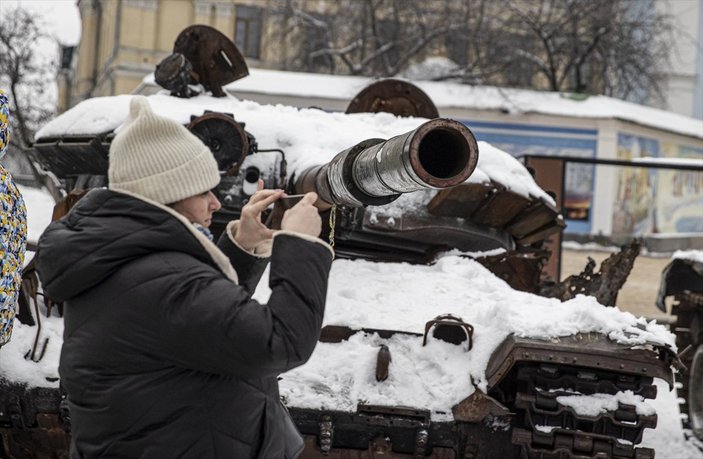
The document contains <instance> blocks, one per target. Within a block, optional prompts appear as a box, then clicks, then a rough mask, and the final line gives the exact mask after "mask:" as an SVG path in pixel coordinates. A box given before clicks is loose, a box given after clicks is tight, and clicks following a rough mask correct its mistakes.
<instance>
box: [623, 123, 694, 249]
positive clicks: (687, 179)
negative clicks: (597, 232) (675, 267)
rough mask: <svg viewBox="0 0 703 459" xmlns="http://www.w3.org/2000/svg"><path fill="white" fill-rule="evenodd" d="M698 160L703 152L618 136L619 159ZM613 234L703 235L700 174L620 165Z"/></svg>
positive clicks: (643, 138) (631, 136)
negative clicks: (621, 166) (701, 233)
mask: <svg viewBox="0 0 703 459" xmlns="http://www.w3.org/2000/svg"><path fill="white" fill-rule="evenodd" d="M646 157H650V158H657V160H659V161H662V159H663V158H672V159H676V158H700V159H703V149H696V148H691V147H686V146H682V145H677V144H670V143H664V142H659V140H656V139H652V138H647V137H640V136H634V135H630V134H624V133H618V159H625V160H631V159H635V158H646ZM615 180H616V187H615V190H616V196H615V203H614V207H613V226H612V232H613V234H628V235H630V234H631V235H643V234H649V233H682V232H686V233H688V232H703V214H702V213H701V208H703V173H702V172H697V171H683V170H678V171H677V170H675V169H657V168H646V167H623V168H619V169H618V173H617V174H616V179H615Z"/></svg>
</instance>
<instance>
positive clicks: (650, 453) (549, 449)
mask: <svg viewBox="0 0 703 459" xmlns="http://www.w3.org/2000/svg"><path fill="white" fill-rule="evenodd" d="M516 378H517V380H516V383H517V384H516V387H517V393H516V395H515V399H514V402H513V403H514V409H515V411H516V412H517V416H516V419H515V424H514V427H513V432H512V442H513V444H515V445H518V446H520V447H521V457H522V458H525V459H567V458H568V459H586V458H615V459H625V458H627V459H650V458H654V450H652V449H650V448H637V447H636V445H637V444H638V443H640V442H641V441H642V435H643V433H644V429H646V428H654V427H656V425H657V415H656V414H652V415H641V414H637V412H636V409H635V406H632V405H627V404H623V403H621V402H620V403H619V404H618V408H617V409H615V410H609V411H606V412H604V413H600V414H598V415H596V416H585V415H582V414H579V413H577V412H576V411H575V410H574V409H573V408H572V407H569V406H565V405H562V404H561V403H559V401H558V400H557V397H559V396H562V395H594V394H611V395H613V394H616V393H617V392H621V391H626V390H629V391H632V392H633V393H634V394H636V395H640V396H642V397H644V398H648V399H653V398H655V397H656V395H657V388H656V386H654V385H653V382H652V381H653V379H652V378H651V377H646V376H631V375H626V374H618V373H613V372H608V371H598V370H592V369H587V368H580V367H565V366H558V367H557V366H554V365H548V364H541V365H538V366H523V367H521V368H519V369H518V371H517V376H516Z"/></svg>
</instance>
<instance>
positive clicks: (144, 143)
mask: <svg viewBox="0 0 703 459" xmlns="http://www.w3.org/2000/svg"><path fill="white" fill-rule="evenodd" d="M107 176H108V182H109V185H108V187H109V188H110V189H112V190H117V191H127V192H129V193H134V194H138V195H140V196H144V197H146V198H149V199H151V200H152V201H156V202H158V203H160V204H172V203H174V202H177V201H180V200H181V199H185V198H189V197H191V196H195V195H198V194H201V193H204V192H206V191H208V190H211V189H212V188H214V187H215V186H216V185H217V184H218V183H219V182H220V173H219V172H218V170H217V162H216V161H215V158H214V157H213V156H212V153H211V152H210V150H209V149H208V147H206V146H205V144H204V143H203V142H201V141H200V139H198V138H197V137H196V136H195V135H193V134H192V133H191V132H190V131H188V129H186V128H185V127H184V126H182V125H180V124H178V123H177V122H176V121H173V120H171V119H168V118H164V117H163V116H159V115H157V114H155V113H154V112H153V111H151V107H150V106H149V102H148V101H147V99H146V97H144V96H134V97H133V98H132V100H131V102H130V104H129V118H127V121H125V123H124V124H123V125H122V128H121V129H120V131H119V132H118V133H117V135H115V138H114V139H113V140H112V144H111V145H110V161H109V167H108V171H107Z"/></svg>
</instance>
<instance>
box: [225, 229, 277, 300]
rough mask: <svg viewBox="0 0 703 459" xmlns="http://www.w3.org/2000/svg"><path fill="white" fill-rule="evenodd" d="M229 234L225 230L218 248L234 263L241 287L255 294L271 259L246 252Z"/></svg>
mask: <svg viewBox="0 0 703 459" xmlns="http://www.w3.org/2000/svg"><path fill="white" fill-rule="evenodd" d="M227 232H228V230H227V229H225V231H224V232H223V233H222V235H221V236H220V239H219V240H218V241H217V247H219V249H220V250H221V251H222V253H224V254H225V255H226V256H227V257H228V258H229V261H230V263H232V267H233V268H234V270H235V271H236V272H237V277H239V285H241V286H243V287H244V288H245V289H247V291H248V292H249V293H250V294H253V293H254V290H255V289H256V286H257V284H258V283H259V281H260V280H261V276H262V275H263V273H264V271H265V270H266V266H267V265H268V262H269V257H259V256H255V255H252V254H250V253H248V252H246V251H245V250H243V249H242V248H241V247H239V246H238V245H237V244H235V243H234V242H232V239H230V237H229V235H228V234H227Z"/></svg>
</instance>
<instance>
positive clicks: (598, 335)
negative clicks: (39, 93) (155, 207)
mask: <svg viewBox="0 0 703 459" xmlns="http://www.w3.org/2000/svg"><path fill="white" fill-rule="evenodd" d="M393 84H394V85H395V86H394V87H393V88H396V89H398V88H400V89H398V90H397V91H396V93H394V94H393V96H394V97H396V99H395V102H394V103H388V104H383V103H375V104H373V105H374V107H375V108H374V109H373V110H371V111H374V112H383V111H384V110H382V109H378V107H383V106H385V107H388V106H396V107H403V110H408V107H410V108H412V106H413V104H407V103H403V102H402V101H401V102H398V100H397V98H398V97H400V98H401V99H402V97H403V94H407V93H406V92H405V91H404V90H403V88H402V84H400V83H393ZM399 84H400V86H398V85H399ZM172 92H173V93H174V95H173V96H171V95H164V94H160V95H155V96H151V97H150V102H151V105H152V107H153V109H154V110H155V111H156V112H157V113H160V114H162V115H164V116H170V117H172V118H174V119H177V120H179V121H180V122H182V123H183V124H184V125H187V127H188V128H189V129H190V130H191V131H192V132H193V133H194V134H195V135H197V136H198V137H200V138H201V139H202V140H203V141H204V143H205V144H206V145H208V147H209V148H210V149H211V150H212V152H213V154H214V155H215V158H216V159H217V162H218V165H219V168H220V171H221V174H222V181H221V183H220V184H219V185H218V187H217V188H216V190H215V192H216V194H217V195H218V197H219V199H220V201H221V202H222V204H223V207H222V209H221V211H220V212H219V213H218V214H216V215H215V218H214V221H213V227H212V229H213V230H214V232H215V233H219V232H221V231H222V230H223V228H224V225H225V224H226V222H228V221H230V220H231V219H234V218H237V216H238V215H239V212H240V211H241V208H242V206H243V205H244V204H245V203H246V201H247V199H248V197H249V196H250V195H251V194H252V193H253V192H254V191H255V189H256V184H257V182H258V180H259V179H261V180H263V181H264V184H265V186H266V187H267V188H284V189H286V191H287V192H288V193H289V194H291V195H295V194H299V193H304V192H307V191H316V192H317V193H318V195H319V197H320V199H319V201H318V203H317V205H318V208H319V209H320V212H321V214H322V217H323V223H324V224H323V226H324V228H323V234H322V235H321V237H322V238H324V239H325V240H328V241H330V243H331V244H332V245H333V246H334V248H335V252H336V257H337V260H336V261H335V262H334V266H333V270H332V274H331V280H330V287H329V289H330V291H329V295H328V304H327V310H326V314H325V321H324V323H323V329H322V332H321V335H320V338H319V343H318V346H317V348H316V350H315V352H314V353H313V356H312V358H311V360H310V361H309V362H308V364H306V365H304V366H303V367H301V368H299V369H296V370H294V371H292V372H290V373H286V374H283V375H281V378H280V385H281V395H282V400H283V402H284V404H285V405H286V406H287V407H288V409H289V411H290V413H291V415H292V417H293V419H294V421H295V424H296V426H297V427H298V429H299V430H300V432H301V433H302V434H303V436H304V439H305V445H306V447H305V450H304V451H303V453H302V456H301V457H303V458H323V457H330V458H372V457H380V456H383V457H388V458H423V457H430V458H510V457H523V458H542V459H550V458H586V457H588V458H592V457H593V458H606V457H607V458H652V457H654V451H653V450H652V449H649V448H644V447H637V445H638V444H639V443H640V442H641V441H642V436H643V433H644V431H645V429H647V428H653V427H655V426H656V423H657V416H656V414H655V413H654V412H653V411H651V410H649V409H647V408H646V404H644V402H643V400H644V399H652V398H654V397H656V393H657V386H655V384H654V378H660V379H662V380H663V381H665V382H666V383H668V384H669V387H671V386H672V385H673V374H672V365H673V364H674V363H675V361H676V355H675V347H674V346H673V345H672V344H671V343H669V342H667V340H666V339H665V338H666V337H664V338H662V336H663V334H662V333H661V332H660V330H659V328H662V329H663V327H660V326H657V325H655V324H651V323H647V322H646V321H635V320H634V319H626V318H624V316H623V317H620V316H618V317H619V318H620V319H621V324H620V325H619V326H617V327H610V328H608V326H606V324H605V321H602V323H601V322H598V321H597V320H596V319H597V318H596V319H593V320H594V321H595V322H598V323H597V324H596V326H585V325H584V323H583V322H579V321H578V320H576V319H575V316H579V315H590V312H587V311H588V310H590V309H589V308H591V309H592V308H596V309H598V308H602V309H603V310H604V311H605V308H603V307H601V306H599V305H597V304H596V303H595V300H593V301H590V300H588V299H583V298H581V299H576V300H574V301H575V303H573V304H566V303H564V304H562V303H561V302H559V301H558V300H556V299H555V300H548V299H546V298H543V297H540V296H537V295H534V293H539V292H540V291H542V290H544V288H543V287H544V282H545V279H544V276H543V274H544V273H543V272H542V268H543V267H544V265H545V263H546V261H547V259H548V257H549V249H550V246H549V237H550V236H554V235H557V234H559V233H560V232H561V231H562V230H563V228H564V226H565V225H564V222H563V218H562V217H561V215H560V213H559V210H558V208H557V207H556V203H555V202H554V201H553V199H552V198H551V197H550V196H549V195H548V194H547V193H545V192H544V191H543V190H541V189H540V188H539V187H537V186H536V185H535V184H534V181H533V180H532V178H531V176H530V174H529V172H528V170H527V169H526V168H525V167H524V166H522V165H521V164H520V163H519V162H518V161H517V160H515V159H513V158H512V157H510V156H509V155H507V154H506V153H503V152H501V151H499V150H497V149H494V148H492V147H491V146H490V145H488V144H485V143H482V142H476V140H475V138H474V137H473V135H472V134H471V131H470V129H469V128H467V127H466V126H463V125H461V124H460V123H458V122H456V121H453V120H449V119H441V118H434V119H430V120H428V119H426V118H413V117H410V118H401V117H395V116H392V115H390V114H388V113H379V114H377V115H358V114H357V115H353V114H342V113H325V112H322V111H320V110H315V109H307V110H298V109H294V108H292V107H280V106H278V107H271V106H262V105H258V104H256V103H254V102H249V101H239V100H236V99H233V98H226V99H222V98H219V99H218V98H214V97H210V96H207V95H202V96H200V97H198V98H196V99H182V98H178V97H177V96H178V95H184V94H185V93H187V92H188V91H184V90H183V88H180V89H179V90H172ZM367 96H368V95H367ZM129 99H130V97H129V96H117V97H107V98H95V99H89V100H86V101H84V102H82V103H81V104H79V105H78V106H76V107H74V108H73V109H71V110H69V111H68V112H66V113H65V114H63V115H61V116H59V117H58V118H57V119H55V120H54V121H53V122H52V123H50V124H49V125H48V126H46V127H45V128H44V129H42V131H40V132H39V133H38V135H37V139H36V142H35V144H34V148H33V151H32V158H33V161H34V162H35V164H37V165H38V166H39V167H41V168H42V169H43V171H44V173H45V174H46V176H47V177H50V178H51V182H52V183H53V184H54V185H56V186H57V187H58V189H59V190H60V191H61V192H62V193H64V194H67V193H68V194H67V196H66V197H65V198H64V200H63V201H62V202H61V203H60V206H59V207H58V213H57V215H56V216H57V217H58V216H59V215H60V214H61V213H63V212H65V211H66V210H67V209H68V208H69V207H70V204H71V202H73V201H74V200H75V199H78V198H79V197H80V193H81V191H80V190H85V189H90V188H95V187H101V186H105V185H106V184H107V179H106V172H107V163H108V151H109V145H110V142H111V140H112V138H113V137H114V132H115V129H117V128H118V127H119V125H120V124H121V123H122V121H123V120H124V119H125V118H126V116H127V107H128V104H129ZM371 100H375V101H376V102H378V100H377V99H374V98H373V97H371ZM416 106H417V105H416ZM351 111H359V110H351ZM402 114H404V115H407V114H410V115H412V114H415V115H417V114H418V113H412V112H411V113H407V112H404V113H402ZM499 172H509V173H508V174H501V173H499ZM501 176H510V177H512V178H511V180H512V181H511V182H510V183H506V182H505V180H504V181H501V180H500V177H501ZM515 182H520V183H515ZM521 184H522V185H524V186H520V185H521ZM281 210H283V209H282V208H278V209H276V208H274V209H273V210H272V212H271V213H270V215H269V216H268V219H269V224H270V225H272V226H273V227H275V225H276V221H277V218H278V217H277V215H280V211H281ZM277 212H278V213H277ZM489 271H491V272H493V273H494V274H495V276H494V275H492V274H490V272H489ZM368 273H371V274H368ZM24 279H25V280H24V290H23V296H22V302H21V308H20V314H19V315H18V320H19V322H20V323H19V324H17V326H16V330H15V336H14V341H15V343H14V344H13V346H15V347H14V348H3V349H2V350H0V357H1V353H6V354H7V353H10V352H14V353H16V354H18V355H23V353H24V352H25V350H26V351H27V352H26V354H24V358H25V361H24V362H23V368H26V370H25V371H26V372H29V371H32V368H34V366H39V365H44V367H45V368H49V370H46V371H44V373H41V372H37V373H38V375H35V377H33V378H24V379H23V378H22V377H19V376H17V372H14V376H13V377H7V376H5V377H2V378H1V379H0V387H1V388H2V390H1V392H0V435H1V436H2V439H3V443H2V456H3V457H9V458H24V457H39V458H53V457H68V445H69V442H70V412H69V411H68V409H67V404H66V403H65V394H63V393H62V391H61V388H60V381H58V378H57V372H56V371H55V370H54V371H53V372H52V370H51V369H52V368H55V367H56V365H57V364H58V362H57V361H54V362H48V363H47V359H51V358H52V357H53V358H55V359H56V358H57V347H60V344H61V342H60V320H61V318H60V315H61V305H55V304H53V303H52V302H51V301H50V299H48V298H42V296H41V289H40V286H39V285H38V280H37V278H36V276H35V275H34V273H33V271H32V266H31V264H30V266H29V267H28V269H27V270H26V272H25V277H24ZM262 284H265V283H264V282H262ZM379 285H380V287H379ZM510 286H512V288H511V287H510ZM519 290H521V291H522V292H519ZM525 292H529V293H525ZM255 298H257V299H260V300H261V301H265V300H266V286H265V285H260V286H259V288H258V289H257V292H256V294H255ZM69 303H70V301H69ZM69 307H70V304H69ZM610 311H612V310H610ZM616 312H617V311H616ZM547 314H549V315H547ZM603 314H606V313H605V312H603ZM608 314H610V313H608ZM531 316H536V317H537V319H538V320H537V321H535V320H532V319H531V318H530V317H531ZM593 316H594V317H595V316H597V314H593ZM657 327H659V328H657ZM538 328H539V329H543V330H555V331H554V332H552V331H542V332H540V331H539V330H537V329H538ZM57 330H58V331H57ZM47 337H48V338H47ZM8 346H9V345H8ZM35 362H36V363H35ZM42 362H43V363H42ZM0 367H2V361H0ZM588 396H597V397H598V398H600V399H607V400H609V401H611V402H614V403H611V404H610V405H609V406H604V407H603V409H602V410H600V411H598V410H597V411H596V412H595V413H587V412H584V410H582V409H579V404H581V405H582V404H583V403H578V402H579V400H582V398H583V397H588ZM588 400H591V399H588ZM593 400H595V398H593Z"/></svg>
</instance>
